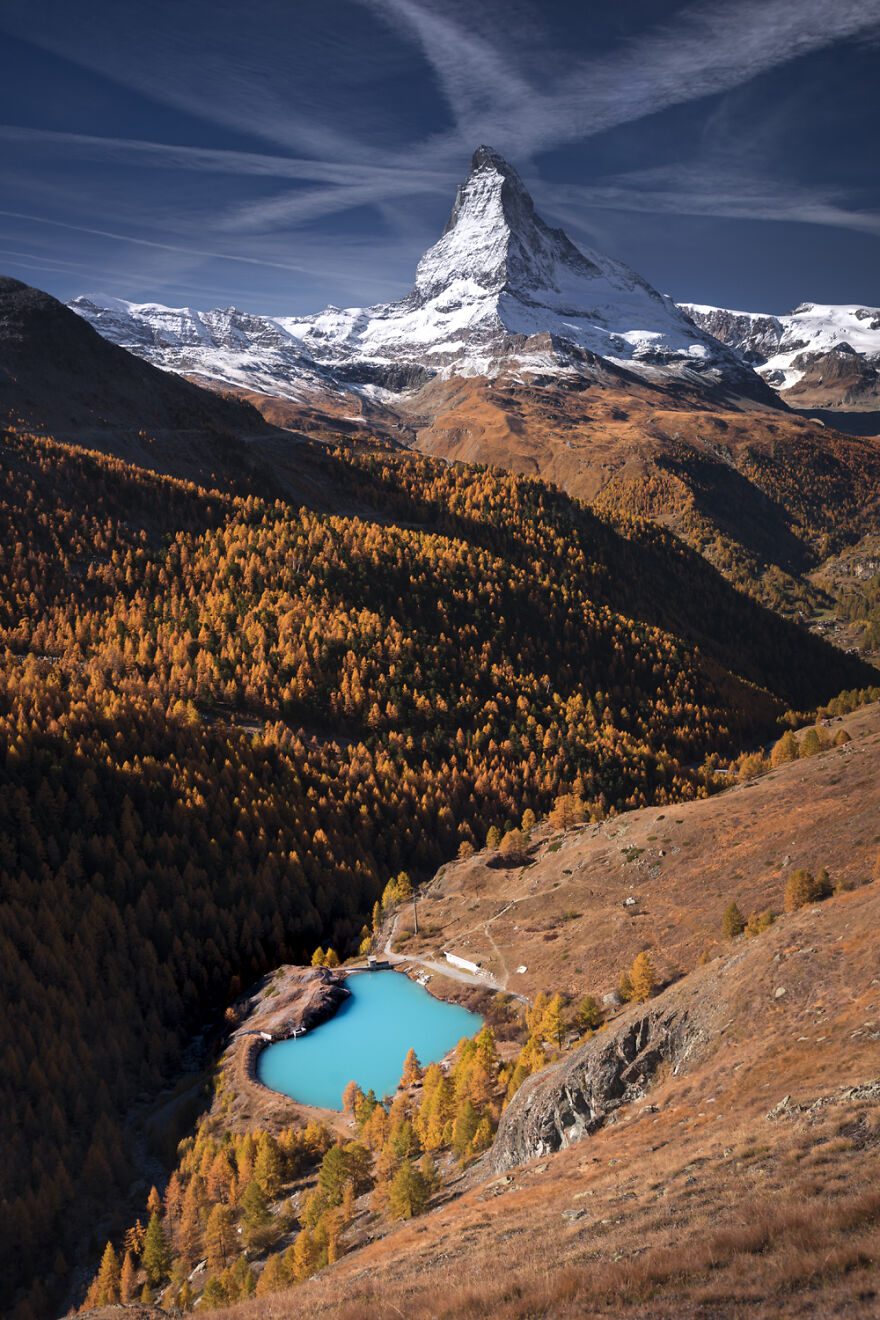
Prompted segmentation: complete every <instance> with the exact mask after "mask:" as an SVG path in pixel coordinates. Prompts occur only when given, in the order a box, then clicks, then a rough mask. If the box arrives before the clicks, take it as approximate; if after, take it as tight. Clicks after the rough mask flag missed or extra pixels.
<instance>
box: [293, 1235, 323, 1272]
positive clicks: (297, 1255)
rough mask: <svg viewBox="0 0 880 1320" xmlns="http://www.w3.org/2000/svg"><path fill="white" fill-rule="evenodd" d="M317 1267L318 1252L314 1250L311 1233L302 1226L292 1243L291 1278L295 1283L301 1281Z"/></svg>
mask: <svg viewBox="0 0 880 1320" xmlns="http://www.w3.org/2000/svg"><path fill="white" fill-rule="evenodd" d="M317 1268H318V1253H317V1252H316V1250H315V1244H314V1242H313V1240H312V1235H311V1233H310V1232H309V1231H308V1229H307V1228H304V1229H303V1230H302V1231H301V1232H300V1233H299V1234H298V1235H297V1239H296V1241H295V1242H294V1244H293V1278H294V1281H295V1282H296V1283H302V1282H303V1281H304V1280H305V1279H308V1278H310V1277H311V1275H313V1274H314V1273H315V1270H316V1269H317Z"/></svg>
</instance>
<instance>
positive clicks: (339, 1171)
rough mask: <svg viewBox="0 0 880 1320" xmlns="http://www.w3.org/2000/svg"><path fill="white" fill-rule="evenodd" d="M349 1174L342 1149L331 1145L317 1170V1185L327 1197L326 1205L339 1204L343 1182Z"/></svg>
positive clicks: (343, 1190)
mask: <svg viewBox="0 0 880 1320" xmlns="http://www.w3.org/2000/svg"><path fill="white" fill-rule="evenodd" d="M350 1176H351V1175H350V1172H349V1167H348V1160H347V1159H346V1157H345V1152H344V1150H343V1149H342V1147H341V1146H331V1147H330V1149H329V1150H328V1151H327V1154H326V1155H325V1156H324V1158H323V1160H322V1161H321V1167H320V1169H319V1170H318V1186H319V1187H320V1189H321V1191H322V1192H323V1193H324V1195H325V1197H326V1198H327V1203H328V1205H340V1204H341V1202H342V1197H343V1194H344V1192H345V1184H346V1183H347V1182H348V1180H349V1177H350Z"/></svg>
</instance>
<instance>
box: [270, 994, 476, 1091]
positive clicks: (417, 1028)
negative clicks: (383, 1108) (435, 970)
mask: <svg viewBox="0 0 880 1320" xmlns="http://www.w3.org/2000/svg"><path fill="white" fill-rule="evenodd" d="M346 985H347V987H348V989H349V990H350V991H351V994H350V996H349V997H348V999H346V1000H345V1002H344V1003H343V1004H342V1005H341V1006H340V1008H339V1009H338V1011H337V1012H336V1014H335V1016H334V1017H332V1018H330V1019H329V1021H327V1022H324V1023H322V1024H321V1026H320V1027H315V1028H313V1030H312V1031H310V1032H308V1034H307V1035H305V1036H298V1037H297V1038H296V1039H295V1040H283V1041H278V1042H277V1044H275V1045H269V1046H267V1048H266V1049H264V1050H263V1052H262V1053H261V1054H260V1057H259V1060H258V1063H257V1075H258V1077H259V1079H260V1081H261V1082H262V1083H263V1085H264V1086H268V1087H271V1089H272V1090H273V1091H280V1092H281V1093H282V1095H289V1096H290V1097H291V1099H293V1100H299V1101H300V1103H301V1104H305V1105H317V1106H319V1107H320V1108H322V1109H341V1108H342V1092H343V1090H344V1089H345V1087H346V1086H347V1085H348V1083H349V1082H350V1081H352V1080H354V1081H356V1082H357V1084H358V1086H359V1087H360V1088H361V1090H362V1091H369V1090H370V1089H371V1088H372V1090H373V1091H374V1092H375V1093H376V1095H377V1096H378V1098H379V1099H380V1100H381V1099H382V1097H383V1096H384V1095H389V1094H391V1093H392V1092H393V1091H394V1090H395V1089H396V1087H397V1083H398V1082H399V1081H400V1075H401V1073H402V1072H403V1061H404V1059H405V1058H406V1056H407V1052H408V1051H409V1050H410V1049H414V1050H415V1052H416V1054H417V1055H418V1057H419V1062H420V1063H421V1064H422V1065H426V1064H429V1063H436V1062H437V1061H438V1060H440V1059H442V1058H443V1056H444V1054H447V1053H448V1052H449V1050H451V1049H452V1048H453V1046H455V1045H457V1044H458V1042H459V1041H460V1040H461V1038H462V1036H473V1035H475V1034H476V1033H477V1032H478V1031H479V1030H480V1028H481V1027H482V1025H483V1019H482V1018H481V1017H478V1015H477V1014H476V1013H470V1012H468V1010H467V1009H466V1008H461V1007H460V1006H459V1005H458V1004H446V1003H443V1001H442V1000H439V999H434V998H433V996H432V995H429V994H428V992H427V990H425V989H423V987H422V986H420V985H418V984H416V982H415V981H411V980H410V979H409V977H408V976H404V975H403V973H402V972H364V973H360V974H358V975H356V976H349V977H348V978H347V980H346Z"/></svg>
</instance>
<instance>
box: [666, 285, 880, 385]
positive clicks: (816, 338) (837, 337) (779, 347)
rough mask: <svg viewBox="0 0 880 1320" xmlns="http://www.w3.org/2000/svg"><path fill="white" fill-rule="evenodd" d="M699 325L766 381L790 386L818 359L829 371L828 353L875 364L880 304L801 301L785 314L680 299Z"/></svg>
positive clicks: (878, 353)
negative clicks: (735, 308)
mask: <svg viewBox="0 0 880 1320" xmlns="http://www.w3.org/2000/svg"><path fill="white" fill-rule="evenodd" d="M680 306H681V308H682V310H683V311H685V312H686V313H687V315H688V316H690V317H691V319H692V320H693V321H694V322H695V324H696V325H698V326H700V328H701V329H703V330H705V331H707V332H708V333H709V334H711V335H714V336H715V337H716V339H720V340H721V341H722V343H725V344H727V346H728V347H729V348H732V349H733V350H734V351H735V352H737V353H739V354H740V356H741V357H742V359H743V361H744V362H747V363H749V365H751V366H753V367H754V368H755V369H756V370H757V371H758V372H759V374H760V375H761V376H763V378H764V380H766V381H767V383H768V385H772V386H773V387H774V388H775V389H777V390H780V391H782V390H789V389H792V388H793V387H794V386H796V385H798V384H800V383H801V382H802V381H804V380H805V379H806V378H807V375H808V373H809V372H810V370H811V368H814V367H815V366H816V365H817V364H820V363H821V364H822V365H823V366H824V369H825V372H826V374H827V372H828V366H827V360H828V358H829V355H835V356H837V357H847V356H851V355H852V354H856V355H857V356H858V357H860V358H862V359H863V360H864V362H865V364H866V367H867V368H868V370H869V371H870V369H871V368H872V367H873V366H874V364H880V308H877V307H859V306H858V305H856V304H851V303H850V304H839V305H834V304H823V303H801V305H800V306H799V307H796V308H795V310H794V311H793V312H790V313H788V315H785V316H771V315H769V314H765V313H762V312H735V311H730V310H728V309H726V308H723V307H706V306H702V305H700V304H697V303H681V304H680Z"/></svg>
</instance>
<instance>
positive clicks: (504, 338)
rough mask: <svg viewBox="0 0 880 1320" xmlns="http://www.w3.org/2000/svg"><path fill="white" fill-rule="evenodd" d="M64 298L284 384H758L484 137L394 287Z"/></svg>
mask: <svg viewBox="0 0 880 1320" xmlns="http://www.w3.org/2000/svg"><path fill="white" fill-rule="evenodd" d="M70 306H71V307H72V308H73V309H74V310H75V311H77V312H79V313H80V315H82V316H84V317H86V319H88V320H89V321H91V322H92V324H93V325H94V326H95V328H96V329H97V330H99V331H100V332H101V333H102V334H104V335H105V336H106V337H108V338H110V339H112V340H113V341H114V342H115V343H118V344H120V345H121V346H122V347H124V348H128V349H129V350H130V351H132V352H134V353H137V354H139V355H140V356H143V357H146V358H148V359H149V360H150V361H152V362H153V363H155V364H156V365H157V366H161V367H165V368H167V369H170V370H174V371H179V372H184V373H186V374H187V375H195V376H198V377H201V378H203V379H207V380H212V381H216V382H218V383H224V384H229V385H236V386H245V387H247V388H249V389H254V390H260V391H263V392H264V393H268V394H273V395H277V396H280V397H286V398H293V399H296V398H301V397H304V396H305V395H307V394H309V393H310V392H311V391H313V390H314V389H315V388H319V387H324V386H326V385H327V384H329V383H331V382H332V383H333V385H334V387H336V388H342V389H349V390H355V391H361V392H364V391H374V392H375V391H377V390H378V391H383V392H388V393H399V392H401V391H405V390H407V389H410V388H412V387H414V386H417V385H420V384H423V383H424V382H425V381H426V380H427V379H430V378H431V377H432V376H443V377H448V376H456V375H457V376H487V377H497V376H499V375H502V374H505V375H510V374H511V373H514V374H519V375H522V376H532V377H536V376H540V377H541V378H545V377H547V376H550V377H553V376H559V375H587V376H589V375H590V374H591V372H592V371H594V370H595V367H596V359H604V360H605V361H606V362H608V363H610V364H612V365H613V366H615V367H621V368H625V369H626V370H628V371H630V372H633V373H635V374H636V375H637V376H640V377H643V378H647V379H649V380H656V381H657V382H658V383H661V382H664V381H668V380H669V379H670V378H672V379H678V380H684V381H687V382H689V383H692V384H697V385H706V386H708V387H710V388H713V389H715V388H718V387H721V388H722V389H724V390H731V391H732V392H735V393H740V394H753V395H755V394H756V395H757V396H758V397H760V396H761V395H762V394H763V393H764V392H765V387H764V386H763V384H762V382H761V381H760V380H758V378H757V377H756V376H755V375H754V373H753V372H752V371H751V370H750V369H749V368H748V367H747V366H745V365H744V364H743V363H742V361H741V360H739V359H738V358H737V357H736V356H735V354H733V353H732V352H731V351H730V349H729V348H727V347H726V346H724V345H722V344H720V343H719V342H718V340H717V339H714V338H713V337H712V335H710V334H707V333H706V332H705V331H704V330H702V329H700V328H699V327H698V326H696V325H695V324H694V322H693V321H692V320H691V319H690V317H689V316H687V315H686V313H685V312H683V311H682V310H681V309H680V308H678V307H677V306H676V305H675V303H674V302H673V301H672V300H671V299H670V298H668V297H666V296H665V295H664V294H661V293H658V292H657V290H656V289H653V288H652V287H651V285H650V284H648V283H647V281H646V280H644V279H642V278H641V276H639V275H637V274H636V273H635V272H634V271H632V270H630V268H629V267H628V266H626V265H624V264H623V263H622V262H619V261H615V260H613V259H612V258H610V257H605V256H602V255H601V254H600V253H597V252H593V251H583V250H581V249H579V248H577V247H576V246H575V245H574V243H572V242H571V240H570V239H569V238H568V237H567V235H566V234H565V233H564V232H563V231H562V230H561V229H553V228H551V227H550V226H549V225H547V224H546V223H545V222H544V221H543V220H542V219H541V217H540V216H539V215H538V214H537V212H536V211H535V207H534V203H533V202H532V199H531V197H530V196H529V193H528V192H527V190H526V188H525V185H524V184H523V182H522V180H521V179H520V177H519V175H518V174H517V173H516V170H514V169H513V167H512V166H511V165H509V164H508V163H507V161H505V160H504V159H503V158H502V157H501V156H499V155H498V153H497V152H495V151H492V150H491V149H490V148H489V147H485V146H483V147H479V148H478V149H477V151H476V152H475V153H474V156H473V159H472V161H471V168H470V172H469V174H468V177H467V179H466V180H465V181H464V183H462V184H461V186H460V187H459V189H458V193H457V196H456V199H455V204H454V206H453V208H452V213H451V215H450V217H449V220H448V221H447V224H446V227H445V229H444V230H443V234H442V235H441V237H440V239H439V240H438V241H437V243H435V244H434V246H433V247H431V248H429V249H428V251H427V252H426V253H425V254H424V256H423V257H422V259H421V261H420V262H419V264H418V267H417V269H416V275H415V284H414V287H413V289H412V291H411V292H410V293H409V294H408V295H407V296H406V297H405V298H403V299H401V300H399V301H397V302H392V303H384V304H379V305H377V306H374V307H367V308H359V307H353V308H346V309H344V310H340V309H339V308H335V307H330V308H327V310H326V311H324V312H320V313H318V314H317V315H314V316H306V317H260V316H253V315H250V314H244V313H242V312H240V311H237V310H236V309H235V308H227V309H225V310H218V309H215V310H214V311H211V312H196V311H193V310H192V309H190V308H184V309H171V308H166V307H160V306H158V305H157V304H154V303H151V304H140V305H139V304H135V303H126V302H122V301H120V300H118V299H102V298H100V297H91V298H78V299H76V300H74V302H72V303H71V304H70Z"/></svg>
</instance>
